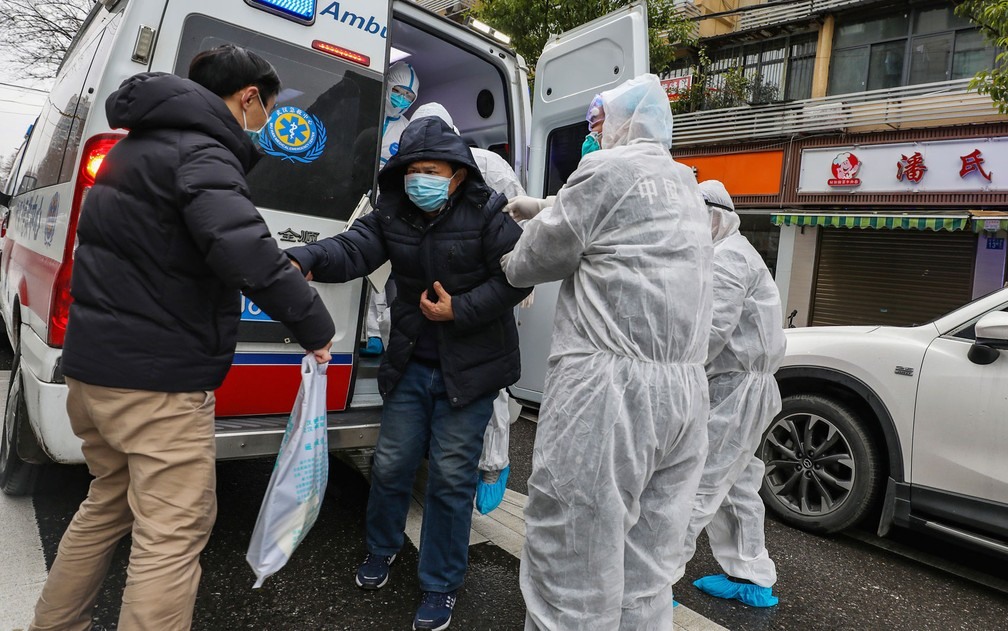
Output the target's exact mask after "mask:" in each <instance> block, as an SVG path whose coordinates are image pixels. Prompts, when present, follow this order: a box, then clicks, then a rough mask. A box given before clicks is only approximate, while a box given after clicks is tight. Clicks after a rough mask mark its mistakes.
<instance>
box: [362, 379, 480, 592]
mask: <svg viewBox="0 0 1008 631" xmlns="http://www.w3.org/2000/svg"><path fill="white" fill-rule="evenodd" d="M496 395H497V393H496V392H492V393H490V394H487V395H486V396H483V397H480V398H479V399H477V400H476V401H474V402H473V403H470V404H469V405H467V406H465V407H462V408H455V407H452V406H451V404H450V403H449V400H448V393H447V392H446V391H445V383H444V378H443V376H442V374H441V370H440V369H437V368H431V367H428V366H424V365H422V364H418V363H416V362H410V363H409V364H408V365H407V366H406V370H405V372H404V373H403V376H402V379H401V380H400V381H399V383H398V384H397V385H396V387H395V389H393V390H392V392H391V393H389V396H388V397H387V398H386V399H385V405H384V409H383V411H382V424H381V430H380V432H379V434H378V445H377V447H376V448H375V456H374V464H373V465H372V467H371V494H370V496H369V497H368V507H367V547H368V552H370V553H372V554H381V555H385V556H389V555H392V554H396V553H398V552H399V549H400V548H402V545H403V539H404V536H405V529H406V514H407V512H408V511H409V504H410V494H411V490H412V488H413V482H414V479H415V477H416V470H417V467H418V466H419V465H420V461H421V460H422V459H423V457H424V456H425V455H427V453H428V449H429V450H430V455H429V458H430V462H429V477H428V479H427V498H426V502H425V506H424V516H423V526H422V528H421V531H420V566H419V575H420V588H421V589H422V590H424V591H434V592H447V591H452V590H456V589H458V588H459V587H461V586H462V581H463V579H464V578H465V572H466V568H467V567H468V565H469V529H470V526H471V525H472V511H473V497H474V496H475V494H476V482H477V481H478V479H479V472H478V470H477V467H478V465H479V459H480V454H481V453H482V451H483V434H484V432H485V431H486V427H487V423H489V422H490V415H491V414H492V413H493V401H494V397H495V396H496Z"/></svg>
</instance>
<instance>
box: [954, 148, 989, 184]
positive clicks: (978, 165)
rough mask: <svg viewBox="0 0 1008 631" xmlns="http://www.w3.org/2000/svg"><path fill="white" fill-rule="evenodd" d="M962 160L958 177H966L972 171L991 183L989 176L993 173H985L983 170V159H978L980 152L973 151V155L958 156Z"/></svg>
mask: <svg viewBox="0 0 1008 631" xmlns="http://www.w3.org/2000/svg"><path fill="white" fill-rule="evenodd" d="M959 159H960V160H962V169H960V170H959V177H966V176H967V175H969V174H970V173H973V172H974V171H976V172H978V173H979V174H980V175H981V176H983V177H984V178H986V179H987V181H988V182H990V181H991V176H992V175H994V173H993V172H992V173H986V172H984V169H983V166H982V165H983V163H984V159H983V158H981V157H980V150H979V149H974V150H973V153H970V154H967V155H965V156H959Z"/></svg>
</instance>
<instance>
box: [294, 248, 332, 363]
mask: <svg viewBox="0 0 1008 631" xmlns="http://www.w3.org/2000/svg"><path fill="white" fill-rule="evenodd" d="M299 269H300V268H299ZM330 348H332V342H329V343H328V344H326V345H325V346H324V347H322V348H320V349H318V350H317V351H308V353H307V354H310V355H314V356H315V361H316V362H318V363H320V364H326V363H329V362H330V361H332V353H330V352H329V349H330Z"/></svg>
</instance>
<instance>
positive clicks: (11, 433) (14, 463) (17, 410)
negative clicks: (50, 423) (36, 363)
mask: <svg viewBox="0 0 1008 631" xmlns="http://www.w3.org/2000/svg"><path fill="white" fill-rule="evenodd" d="M21 431H31V429H30V428H29V427H28V409H27V407H26V406H25V400H24V390H23V388H22V387H21V366H20V362H17V361H16V360H15V365H14V371H13V372H12V373H11V383H10V390H9V391H8V393H7V409H6V411H5V412H4V417H3V433H2V436H0V489H2V490H3V492H4V493H6V494H7V495H30V494H31V493H32V492H33V491H34V490H35V484H36V482H37V481H38V474H39V471H40V470H41V468H42V466H43V465H36V464H29V463H27V462H25V461H24V460H22V459H21V458H20V457H19V456H18V453H17V438H18V432H21Z"/></svg>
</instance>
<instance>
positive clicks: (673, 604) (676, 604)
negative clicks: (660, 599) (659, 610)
mask: <svg viewBox="0 0 1008 631" xmlns="http://www.w3.org/2000/svg"><path fill="white" fill-rule="evenodd" d="M678 606H679V601H678V600H673V601H672V608H673V609H675V608H676V607H678Z"/></svg>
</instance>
